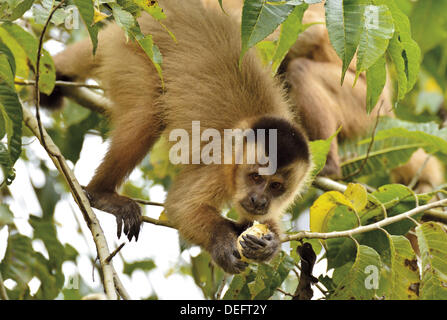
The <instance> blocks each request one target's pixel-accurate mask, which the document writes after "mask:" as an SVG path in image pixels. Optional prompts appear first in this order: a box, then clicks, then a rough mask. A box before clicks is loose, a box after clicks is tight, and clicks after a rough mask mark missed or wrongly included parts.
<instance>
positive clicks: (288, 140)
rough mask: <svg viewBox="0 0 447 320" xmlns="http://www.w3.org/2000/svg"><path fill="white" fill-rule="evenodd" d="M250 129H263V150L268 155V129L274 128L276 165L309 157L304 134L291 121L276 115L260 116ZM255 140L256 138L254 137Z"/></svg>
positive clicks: (279, 165)
mask: <svg viewBox="0 0 447 320" xmlns="http://www.w3.org/2000/svg"><path fill="white" fill-rule="evenodd" d="M252 129H253V130H254V131H255V134H257V129H265V152H266V154H267V156H269V143H268V141H269V129H276V130H277V131H276V137H277V160H278V163H277V167H278V168H282V167H285V166H287V165H289V164H291V163H292V162H294V161H296V160H300V159H302V160H307V159H309V146H308V143H307V138H306V137H305V135H304V134H303V133H302V132H301V131H300V130H299V129H298V128H297V127H296V126H295V125H293V124H292V123H291V122H289V121H287V120H285V119H282V118H276V117H268V116H267V117H261V118H260V119H258V120H257V121H256V122H255V123H254V125H253V127H252ZM256 141H257V138H256Z"/></svg>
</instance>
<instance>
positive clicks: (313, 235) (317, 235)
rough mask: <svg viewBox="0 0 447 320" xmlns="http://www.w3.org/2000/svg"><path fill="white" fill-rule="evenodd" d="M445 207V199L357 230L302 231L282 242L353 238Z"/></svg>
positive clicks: (446, 201) (285, 238) (446, 200)
mask: <svg viewBox="0 0 447 320" xmlns="http://www.w3.org/2000/svg"><path fill="white" fill-rule="evenodd" d="M445 206H447V199H443V200H440V201H436V202H432V203H428V204H425V205H422V206H418V207H416V208H414V209H411V210H409V211H407V212H403V213H401V214H398V215H396V216H393V217H389V218H386V219H383V220H380V221H378V222H376V223H373V224H368V225H366V226H361V227H357V228H354V229H351V230H346V231H333V232H326V233H321V232H309V231H300V232H298V233H296V234H293V235H289V236H286V237H284V238H282V239H281V240H282V242H285V241H292V240H300V239H303V238H306V239H312V238H317V239H332V238H341V237H353V236H355V235H358V234H361V233H365V232H369V231H373V230H378V229H380V228H383V227H385V226H387V225H390V224H392V223H395V222H398V221H402V220H404V219H410V218H411V217H412V216H414V215H415V214H418V213H422V212H425V211H427V210H430V209H432V208H439V207H445Z"/></svg>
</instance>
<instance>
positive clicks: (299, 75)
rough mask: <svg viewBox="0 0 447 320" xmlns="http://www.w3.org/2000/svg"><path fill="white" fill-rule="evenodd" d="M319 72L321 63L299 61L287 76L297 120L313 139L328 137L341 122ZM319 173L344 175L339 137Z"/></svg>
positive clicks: (291, 66) (305, 60)
mask: <svg viewBox="0 0 447 320" xmlns="http://www.w3.org/2000/svg"><path fill="white" fill-rule="evenodd" d="M320 71H321V70H320V69H319V66H318V62H313V61H311V60H309V59H306V58H297V59H294V60H293V61H292V62H291V63H290V64H289V67H288V70H287V74H286V77H287V82H288V83H289V85H290V93H289V94H290V97H291V98H292V100H293V102H294V103H295V111H296V113H297V114H298V119H297V121H298V122H299V123H300V124H301V125H302V126H303V127H304V128H305V130H306V132H307V134H308V137H309V139H310V140H317V139H327V138H329V137H330V136H331V135H333V134H334V133H335V131H336V130H337V129H338V127H337V126H338V123H339V120H338V119H337V117H336V114H335V112H334V110H337V107H336V106H334V101H333V99H332V98H331V93H330V92H329V90H328V88H326V87H324V84H322V83H321V81H320V78H319V77H318V74H319V73H320ZM337 81H339V80H338V79H337ZM320 174H322V175H325V176H333V177H339V176H340V175H341V169H340V160H339V157H338V143H337V138H334V139H333V140H332V144H331V149H330V151H329V154H328V157H327V160H326V166H325V167H324V169H323V171H322V172H321V173H320Z"/></svg>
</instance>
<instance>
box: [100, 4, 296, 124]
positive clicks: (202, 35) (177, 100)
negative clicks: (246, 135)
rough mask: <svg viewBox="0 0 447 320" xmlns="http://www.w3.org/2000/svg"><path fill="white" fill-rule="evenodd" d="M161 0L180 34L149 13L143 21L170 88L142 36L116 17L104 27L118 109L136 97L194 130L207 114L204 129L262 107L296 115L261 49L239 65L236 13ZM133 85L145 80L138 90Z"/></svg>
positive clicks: (103, 69) (106, 62) (106, 81)
mask: <svg viewBox="0 0 447 320" xmlns="http://www.w3.org/2000/svg"><path fill="white" fill-rule="evenodd" d="M160 5H161V6H162V7H163V8H164V9H165V12H166V16H167V19H165V20H163V21H162V22H163V23H164V24H165V25H166V27H167V28H168V29H169V30H170V31H171V32H172V33H173V34H174V35H175V37H176V40H177V42H175V41H174V40H173V39H172V38H171V36H170V35H169V33H168V32H167V31H166V30H165V29H164V28H163V27H162V26H161V25H160V24H159V23H158V22H157V21H155V20H154V19H153V18H152V17H150V16H148V15H144V16H143V17H142V18H140V19H139V24H140V26H141V29H142V31H143V33H145V34H151V35H152V36H153V39H154V42H155V44H156V45H157V46H158V47H159V48H160V51H161V53H162V55H163V63H162V72H163V79H164V85H165V92H164V93H163V94H162V93H161V92H162V90H161V82H160V79H159V77H158V74H157V72H156V70H155V68H154V67H153V65H152V63H151V61H150V60H149V59H148V58H147V56H145V54H144V52H143V51H142V50H141V48H139V47H138V45H137V44H135V43H133V42H131V41H129V42H126V41H125V37H124V35H123V32H122V31H121V30H120V29H119V27H118V26H116V25H110V26H109V27H108V28H107V29H106V30H105V31H104V32H102V33H100V44H99V46H98V54H97V55H98V58H97V64H98V66H97V68H96V69H95V73H96V75H97V77H98V78H99V79H100V81H101V84H102V85H103V87H105V89H106V93H107V94H108V96H109V97H110V98H111V100H112V101H113V102H114V103H115V104H116V110H114V112H115V113H116V114H118V115H119V114H120V113H121V112H126V110H120V109H119V105H120V104H121V103H120V101H123V99H125V100H126V104H127V105H128V102H129V99H130V100H131V101H132V102H133V103H134V105H136V106H138V107H140V108H148V110H149V109H150V110H151V111H150V112H154V109H155V111H156V112H157V113H158V114H159V115H160V118H161V119H162V121H163V122H164V125H165V127H166V130H167V131H168V132H169V131H170V130H171V129H177V128H184V129H186V130H188V131H189V130H190V129H191V122H192V121H201V125H202V126H204V127H202V129H205V128H206V127H212V128H216V129H218V130H221V129H226V128H232V127H234V126H235V125H236V124H237V123H238V122H239V121H241V120H242V119H244V118H250V117H253V116H257V115H260V114H273V115H277V116H281V115H286V116H287V117H289V115H288V112H289V111H288V107H287V104H286V102H285V99H284V94H283V91H282V89H281V88H280V85H279V84H278V83H277V82H276V81H275V80H274V79H273V78H272V77H271V75H270V73H269V71H268V70H265V69H264V68H263V67H262V66H261V64H260V62H259V61H258V58H257V57H256V53H255V52H254V51H252V50H249V52H248V53H247V54H246V55H245V57H244V60H243V63H242V69H239V66H238V60H239V54H240V51H241V41H240V25H239V23H238V22H237V21H236V20H235V19H233V18H232V17H230V16H227V15H225V14H224V13H223V12H222V11H221V10H220V9H213V8H209V9H205V8H203V7H202V4H201V3H200V1H196V0H191V1H179V0H163V1H160ZM123 81H124V82H125V83H126V85H124V83H123ZM130 87H134V88H135V87H137V88H139V90H138V91H137V94H136V93H135V90H130V89H129V88H130ZM123 102H124V101H123ZM123 104H124V103H123Z"/></svg>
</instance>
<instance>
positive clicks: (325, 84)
mask: <svg viewBox="0 0 447 320" xmlns="http://www.w3.org/2000/svg"><path fill="white" fill-rule="evenodd" d="M312 22H323V23H324V22H325V13H324V7H323V4H316V5H311V6H310V7H309V9H308V10H307V11H306V12H305V14H304V17H303V23H312ZM355 64H356V57H354V59H353V61H352V62H351V64H350V66H349V68H348V71H347V72H346V76H345V79H344V83H343V86H340V78H341V67H342V62H341V60H340V58H339V57H338V56H337V54H336V52H335V50H334V49H333V47H332V46H331V44H330V41H329V36H328V32H327V29H326V27H325V26H324V24H316V25H313V26H311V27H309V28H308V29H307V30H306V31H304V32H303V33H302V34H301V35H300V36H299V37H298V40H297V42H296V43H295V44H294V46H293V47H292V48H291V49H290V51H289V53H288V55H287V57H286V59H285V60H284V61H283V63H282V65H281V68H282V69H283V70H284V72H285V78H286V81H287V82H288V84H289V87H290V90H289V95H290V97H291V100H292V101H293V104H294V105H295V106H294V108H295V109H294V111H295V112H296V114H297V116H298V118H299V119H300V122H301V123H302V124H303V126H304V128H305V131H306V133H307V134H308V137H309V139H310V140H314V139H327V138H328V137H330V136H331V135H332V134H333V133H334V132H335V131H336V130H337V128H339V127H340V126H342V129H341V132H340V134H339V135H338V137H337V139H336V140H335V139H334V142H333V144H332V146H331V151H330V153H329V155H328V159H327V162H326V167H325V168H324V170H323V174H324V175H330V176H331V175H332V176H340V162H339V157H338V153H337V149H338V141H342V140H343V139H346V138H354V137H356V136H361V135H363V134H365V133H369V132H370V131H371V129H372V127H373V124H374V122H375V117H376V116H377V112H378V111H379V113H380V114H381V115H388V116H392V115H393V114H392V103H391V96H392V94H391V84H390V81H389V79H387V83H386V85H385V88H384V90H383V93H382V95H381V96H380V98H379V101H378V103H377V105H376V107H375V109H374V110H373V111H372V112H371V114H370V115H367V113H366V104H365V101H366V78H365V76H364V74H361V75H360V77H359V79H358V80H357V82H356V84H355V86H354V87H353V84H354V80H355ZM379 107H380V110H378V108H379ZM427 156H428V155H427V154H426V153H425V152H424V151H423V150H422V149H420V150H418V151H417V152H415V153H414V154H413V155H412V157H411V158H410V160H409V161H408V162H407V163H406V164H405V165H403V166H401V167H398V168H395V169H394V170H393V171H392V174H391V177H392V180H393V181H394V182H396V183H402V184H409V183H410V181H411V180H412V178H413V177H414V176H415V175H416V174H417V172H418V170H419V169H420V168H421V167H422V166H423V163H424V161H425V159H426V158H427ZM443 181H444V171H443V167H442V165H441V164H440V162H439V161H438V160H437V159H436V158H434V157H431V158H429V160H428V161H427V163H426V165H425V167H424V168H423V170H422V172H421V174H420V177H419V182H418V184H417V188H416V191H417V192H427V191H429V190H432V189H433V187H435V186H438V185H440V184H442V183H443Z"/></svg>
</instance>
